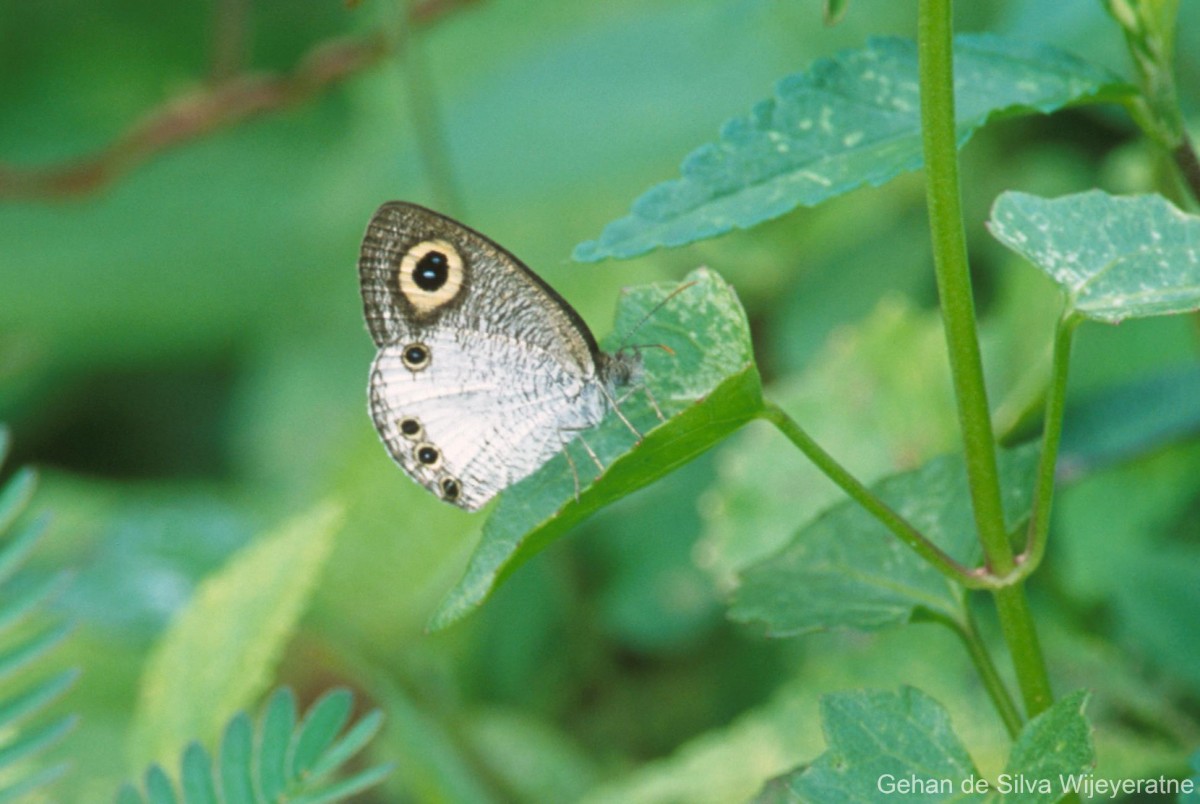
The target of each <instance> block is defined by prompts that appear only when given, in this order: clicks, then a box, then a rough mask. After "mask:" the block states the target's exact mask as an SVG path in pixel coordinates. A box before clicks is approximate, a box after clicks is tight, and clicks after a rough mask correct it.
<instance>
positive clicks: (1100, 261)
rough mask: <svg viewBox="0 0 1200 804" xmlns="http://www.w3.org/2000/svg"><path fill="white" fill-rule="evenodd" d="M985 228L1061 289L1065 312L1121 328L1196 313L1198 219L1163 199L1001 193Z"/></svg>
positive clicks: (1199, 290) (1199, 273)
mask: <svg viewBox="0 0 1200 804" xmlns="http://www.w3.org/2000/svg"><path fill="white" fill-rule="evenodd" d="M988 228H989V229H990V230H991V232H992V234H994V235H995V236H996V239H998V240H999V241H1000V242H1001V243H1004V244H1005V245H1006V246H1008V247H1009V248H1011V249H1012V250H1013V251H1016V252H1017V253H1018V254H1021V255H1022V256H1024V257H1025V258H1026V259H1028V260H1029V261H1030V262H1032V263H1033V264H1034V265H1036V266H1037V267H1038V268H1040V269H1041V270H1042V271H1044V272H1045V273H1046V275H1047V276H1049V277H1050V278H1051V279H1053V280H1054V281H1055V282H1056V283H1057V284H1058V285H1059V286H1060V287H1061V288H1062V289H1063V291H1064V292H1065V294H1066V297H1067V309H1066V314H1068V315H1074V314H1078V315H1080V316H1084V317H1086V318H1090V319H1092V320H1094V321H1102V322H1104V323H1107V324H1119V323H1120V322H1122V321H1124V320H1125V319H1127V318H1143V317H1145V316H1152V315H1172V314H1178V313H1186V312H1192V311H1194V310H1197V309H1200V246H1197V245H1196V244H1197V241H1198V240H1200V218H1197V217H1195V216H1193V215H1185V214H1184V213H1182V212H1180V211H1179V210H1178V209H1176V208H1175V207H1174V206H1172V205H1171V204H1170V203H1169V202H1168V201H1167V200H1166V199H1164V198H1163V197H1162V196H1158V195H1144V196H1137V197H1125V198H1120V197H1114V196H1111V195H1109V194H1108V193H1104V192H1101V191H1100V190H1090V191H1088V192H1086V193H1079V194H1077V195H1070V196H1065V197H1063V198H1056V199H1046V198H1038V197H1036V196H1031V195H1028V194H1026V193H1015V192H1010V193H1004V194H1003V195H1001V196H1000V197H999V198H998V199H996V204H995V206H994V207H993V208H992V218H991V220H990V221H989V223H988Z"/></svg>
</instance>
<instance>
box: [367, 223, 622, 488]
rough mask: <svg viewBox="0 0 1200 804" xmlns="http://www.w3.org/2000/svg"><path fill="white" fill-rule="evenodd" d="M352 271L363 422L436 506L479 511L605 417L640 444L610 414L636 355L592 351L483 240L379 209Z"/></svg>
mask: <svg viewBox="0 0 1200 804" xmlns="http://www.w3.org/2000/svg"><path fill="white" fill-rule="evenodd" d="M358 271H359V281H360V284H361V290H362V299H363V308H364V313H365V316H366V320H367V329H368V330H370V333H371V337H372V338H373V339H374V341H375V345H376V347H378V349H379V352H378V354H376V356H375V360H374V362H373V363H372V364H371V375H370V382H369V385H368V394H369V398H370V406H369V407H370V413H371V418H372V420H373V421H374V423H375V428H376V429H377V430H378V431H379V436H380V438H381V439H382V440H383V443H384V445H385V446H386V447H387V450H388V452H389V453H391V456H392V458H393V459H394V460H395V461H396V463H398V464H399V465H400V467H401V468H402V469H404V471H405V472H406V473H408V475H409V476H410V477H411V478H412V479H413V480H415V481H416V482H417V483H419V484H421V485H422V486H424V487H425V488H427V489H429V490H430V491H432V492H433V493H434V494H436V495H437V496H438V497H440V498H441V499H443V500H445V501H446V502H448V503H451V504H453V505H457V506H458V507H460V508H464V509H466V510H468V511H474V510H476V509H478V508H479V507H480V506H482V505H483V504H484V503H486V502H487V501H488V500H490V499H491V498H492V497H494V496H495V495H496V494H497V493H498V492H500V491H502V490H503V489H505V488H507V487H509V486H511V485H512V484H514V483H516V482H517V481H519V480H521V479H523V478H525V477H527V476H529V475H530V474H532V473H533V472H535V471H536V470H537V469H539V468H540V467H541V466H542V465H544V464H545V463H546V462H547V461H548V460H550V459H551V458H553V457H554V456H555V455H556V454H558V453H559V452H565V447H566V445H567V443H569V442H570V441H571V440H573V439H574V438H575V437H576V436H577V435H578V434H579V433H581V432H582V431H585V430H588V429H590V428H592V427H595V426H596V425H598V424H599V423H600V422H601V421H602V420H603V419H604V417H605V415H606V414H607V412H608V411H609V410H614V411H615V412H616V413H617V415H618V416H620V417H621V419H622V421H624V422H625V423H626V424H627V425H628V426H629V428H630V429H631V430H632V431H633V432H634V433H635V434H637V435H638V437H639V438H640V434H638V431H637V430H636V429H635V428H634V427H633V425H632V424H630V423H629V421H628V419H626V418H625V417H624V416H623V415H622V414H621V411H620V409H619V408H618V407H617V399H618V396H619V393H620V391H621V389H623V388H625V387H626V386H629V385H631V384H633V383H636V382H638V381H639V379H640V376H641V373H642V363H641V358H640V355H639V354H638V353H637V352H636V351H632V350H618V351H617V352H616V353H612V354H609V353H606V352H603V351H601V349H600V347H599V346H598V345H597V343H596V339H595V337H594V336H593V335H592V333H591V330H589V329H588V327H587V324H585V323H584V321H583V319H582V318H580V316H579V314H578V313H577V312H575V310H574V309H572V307H571V306H570V305H569V304H568V303H567V302H566V301H565V300H564V299H563V298H562V297H561V296H559V295H558V294H557V293H556V292H555V291H554V290H553V289H552V288H551V287H550V286H549V285H547V284H546V283H545V282H544V281H543V280H542V279H541V278H540V277H539V276H538V275H537V274H535V273H534V272H533V271H531V270H530V269H529V268H528V267H526V266H525V265H524V263H522V262H521V261H520V260H518V259H517V258H516V257H514V256H513V255H512V254H510V253H509V252H508V251H506V250H505V249H503V248H502V247H500V246H499V245H497V244H496V243H494V242H493V241H491V240H489V239H488V238H487V237H484V236H483V235H481V234H480V233H479V232H476V231H475V230H473V229H471V228H469V227H467V226H464V225H463V224H461V223H459V222H458V221H455V220H453V219H452V218H448V217H446V216H445V215H441V214H439V213H437V212H434V211H432V210H429V209H425V208H424V207H420V206H417V205H416V204H409V203H405V202H400V201H389V202H388V203H386V204H384V205H383V206H381V207H379V209H378V210H376V212H375V214H374V215H373V216H372V218H371V221H370V223H369V224H368V225H367V231H366V234H365V235H364V236H363V242H362V249H361V251H360V254H359V261H358ZM584 446H585V448H586V449H588V452H589V454H590V455H591V456H592V458H593V460H595V461H596V463H597V464H598V465H599V460H598V459H597V458H596V456H595V454H594V453H592V452H591V450H590V448H588V447H587V446H586V442H585V443H584ZM565 454H567V458H568V460H570V454H569V453H565ZM572 467H574V464H573V463H572ZM576 480H577V482H578V478H576Z"/></svg>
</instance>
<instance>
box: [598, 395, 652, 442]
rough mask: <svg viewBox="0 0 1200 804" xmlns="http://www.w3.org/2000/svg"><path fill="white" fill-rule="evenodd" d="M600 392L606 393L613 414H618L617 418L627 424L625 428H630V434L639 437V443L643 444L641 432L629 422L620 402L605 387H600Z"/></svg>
mask: <svg viewBox="0 0 1200 804" xmlns="http://www.w3.org/2000/svg"><path fill="white" fill-rule="evenodd" d="M600 390H601V391H602V392H603V393H604V396H605V398H606V399H608V404H609V406H610V407H611V408H612V411H613V413H615V414H617V418H618V419H620V420H621V421H622V422H624V423H625V426H626V427H628V428H629V432H631V433H633V434H634V436H636V437H637V442H638V443H639V444H640V443H642V433H641V431H640V430H638V429H637V428H636V427H634V426H633V422H631V421H629V417H628V416H626V415H625V414H624V413H622V412H621V403H620V400H617V399H613V396H612V394H610V393H609V392H608V390H607V389H606V388H604V386H603V385H602V386H600ZM627 396H629V395H628V394H626V395H625V396H623V397H621V399H625V398H626V397H627Z"/></svg>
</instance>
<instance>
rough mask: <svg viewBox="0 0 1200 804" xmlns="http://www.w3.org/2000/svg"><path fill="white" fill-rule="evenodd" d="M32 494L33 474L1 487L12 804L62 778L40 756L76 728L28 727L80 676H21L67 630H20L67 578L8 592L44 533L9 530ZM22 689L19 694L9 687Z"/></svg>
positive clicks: (2, 673) (5, 778)
mask: <svg viewBox="0 0 1200 804" xmlns="http://www.w3.org/2000/svg"><path fill="white" fill-rule="evenodd" d="M8 445H9V438H8V431H7V430H6V429H4V428H3V427H0V464H3V461H4V458H5V457H6V456H7V454H8ZM36 488H37V475H36V474H34V472H33V471H32V470H29V469H22V470H20V471H18V472H17V473H16V474H14V475H13V476H12V477H11V478H10V479H9V480H8V482H7V483H5V484H4V486H3V487H0V540H2V542H3V546H0V599H2V600H3V602H2V603H0V643H2V644H4V648H3V649H0V681H2V682H4V684H5V690H6V691H5V693H4V695H3V697H0V802H5V801H15V800H17V799H19V798H22V797H24V796H26V795H28V794H30V793H32V792H34V791H36V790H38V789H40V788H42V787H44V786H45V785H47V784H49V783H50V782H52V781H54V780H55V779H57V778H59V777H60V776H62V775H63V773H64V772H65V770H66V765H65V764H55V765H47V763H46V762H44V761H42V760H41V754H43V753H44V752H45V751H47V750H48V749H49V748H51V747H52V746H54V745H56V744H57V743H58V742H59V741H60V740H62V739H63V737H65V736H66V734H67V732H69V731H70V730H71V728H72V727H73V726H74V725H75V721H76V718H75V717H74V716H73V715H67V716H63V717H59V718H56V719H53V720H51V721H50V722H44V723H36V724H35V725H33V726H29V725H27V724H26V721H27V720H29V719H31V718H35V717H36V716H38V715H39V714H41V713H42V712H43V711H44V710H45V709H46V708H47V707H48V706H49V705H50V704H51V703H52V702H53V701H55V700H57V699H58V698H59V697H61V696H62V694H63V693H65V692H66V690H67V689H68V688H69V687H70V686H71V685H72V684H74V683H75V680H76V679H77V678H78V677H79V673H78V671H76V670H64V671H61V672H59V673H56V674H55V675H53V676H51V677H49V678H44V679H42V680H40V681H36V682H25V681H24V679H25V676H27V675H28V673H29V669H30V667H31V666H32V665H34V663H35V662H37V660H39V659H41V658H42V657H43V656H44V655H45V654H46V653H47V652H49V651H50V650H51V649H53V648H55V647H57V646H58V645H59V644H60V643H61V642H62V641H63V640H64V639H65V638H66V636H67V634H68V633H69V631H70V628H69V626H67V625H65V624H57V625H50V626H46V627H42V628H40V629H37V630H34V631H33V632H32V633H27V632H26V631H27V630H28V629H27V627H26V630H20V629H22V627H23V626H24V625H25V623H26V622H27V621H28V620H29V619H30V618H32V617H33V615H34V614H36V613H37V612H39V611H41V610H42V609H43V608H44V606H45V604H46V602H47V601H48V600H49V599H50V598H51V597H52V596H53V593H54V592H55V591H57V590H58V589H59V588H61V586H62V582H63V580H64V579H65V577H66V576H65V574H62V573H60V574H58V575H55V576H51V577H49V578H47V579H45V580H44V581H40V582H37V583H34V584H29V585H24V586H23V588H20V589H17V590H10V589H9V588H8V587H9V586H10V584H9V581H10V580H11V579H12V578H13V576H14V575H15V574H16V573H17V571H18V570H20V568H21V567H22V566H23V565H24V563H25V560H26V559H27V558H28V557H29V554H30V553H31V552H32V551H33V549H34V547H35V546H36V545H37V543H38V540H39V539H40V538H41V536H42V534H43V533H45V530H46V519H45V518H44V517H43V518H40V519H37V520H34V521H33V522H31V523H29V524H27V525H24V526H22V527H21V528H20V529H19V530H18V531H17V532H16V534H15V535H10V534H9V531H11V530H12V528H13V526H14V525H15V524H16V523H17V521H18V520H19V519H20V517H21V514H22V513H23V512H24V511H25V508H26V506H27V505H28V504H29V501H30V500H31V499H32V498H33V493H34V490H35V489H36ZM16 685H19V691H15V692H14V691H12V688H13V687H14V686H16Z"/></svg>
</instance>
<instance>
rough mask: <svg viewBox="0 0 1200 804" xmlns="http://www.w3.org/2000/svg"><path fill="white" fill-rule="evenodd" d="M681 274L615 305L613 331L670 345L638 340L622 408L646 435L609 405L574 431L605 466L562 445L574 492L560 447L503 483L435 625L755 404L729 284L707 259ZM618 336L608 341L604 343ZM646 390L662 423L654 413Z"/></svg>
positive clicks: (712, 439) (745, 417)
mask: <svg viewBox="0 0 1200 804" xmlns="http://www.w3.org/2000/svg"><path fill="white" fill-rule="evenodd" d="M686 282H687V283H689V284H688V285H687V286H686V287H684V289H682V290H679V292H678V293H677V295H675V296H673V297H671V298H669V299H668V296H670V294H672V293H673V292H675V291H676V290H677V288H676V286H674V285H669V284H656V285H647V286H642V287H638V288H634V289H632V290H630V291H628V292H627V293H626V294H625V295H624V296H623V297H622V299H621V302H620V305H619V307H618V311H617V326H616V329H615V332H616V334H617V335H618V336H626V337H636V342H637V343H640V344H655V345H662V346H666V347H667V348H668V349H670V352H668V351H666V350H664V349H659V348H650V347H646V348H643V349H641V350H640V351H641V353H642V356H643V359H644V362H645V378H644V382H645V388H644V389H634V390H633V391H632V392H631V393H630V394H629V395H628V396H627V397H626V398H625V399H624V400H623V401H621V403H620V410H621V412H622V413H623V414H624V415H625V416H626V417H627V418H628V419H629V420H630V421H631V422H632V423H633V425H634V426H635V427H636V428H637V429H638V430H639V432H641V433H642V434H643V437H642V439H641V442H640V443H636V442H637V439H636V438H635V437H634V435H633V434H632V433H631V432H630V431H629V428H628V427H627V426H626V424H625V423H624V422H622V421H621V420H620V418H618V417H617V416H616V415H615V414H613V413H611V412H610V414H609V415H608V417H607V418H605V420H604V421H603V422H602V423H601V424H600V425H599V426H598V427H597V428H595V429H594V430H590V431H587V432H585V433H582V434H581V436H580V438H582V439H583V440H585V441H586V443H587V445H588V446H589V447H590V448H591V449H592V450H593V451H594V452H595V454H596V455H597V456H598V458H599V460H600V462H601V463H603V464H604V466H605V469H604V471H603V472H602V473H600V474H599V475H598V476H597V477H594V478H591V479H588V475H587V474H586V473H588V472H589V470H590V471H591V473H592V474H595V472H596V468H595V466H594V464H593V463H592V461H591V459H590V458H589V457H588V455H587V453H586V452H584V451H583V450H582V447H581V445H580V444H579V443H578V442H579V439H576V441H575V442H573V443H572V444H571V445H570V446H569V447H568V449H569V450H570V453H571V455H573V456H574V457H573V458H572V462H573V464H574V467H575V471H577V472H578V473H579V476H580V478H579V482H580V486H581V488H580V490H579V496H578V499H576V498H575V479H574V478H575V475H574V474H573V472H572V468H571V465H570V464H569V463H568V461H567V459H566V457H563V456H559V457H556V458H554V459H553V460H551V461H550V462H549V463H547V464H546V466H544V467H543V468H542V469H541V470H539V471H538V472H535V473H534V474H533V475H531V476H530V477H528V478H526V479H525V480H523V481H522V482H520V483H518V484H517V485H516V486H514V487H513V488H511V489H509V490H508V491H506V492H505V493H504V494H503V495H502V497H501V499H500V502H499V504H498V505H497V506H496V508H495V509H494V510H493V512H492V515H491V517H490V518H489V519H488V521H487V523H486V524H485V525H484V528H483V534H482V536H481V538H480V542H479V545H478V547H476V549H475V552H474V554H473V555H472V556H471V560H470V562H469V564H468V566H467V570H466V573H465V574H464V576H463V578H462V580H460V581H459V583H458V585H457V586H456V587H455V588H454V589H453V590H452V591H451V592H450V594H449V595H447V597H446V598H445V600H443V602H442V604H441V606H440V608H439V609H438V611H437V612H436V613H435V614H434V616H433V618H432V620H431V622H430V627H431V628H435V629H436V628H444V627H446V626H447V625H449V624H451V623H453V622H455V621H456V620H458V619H460V618H462V617H464V616H466V615H467V614H468V613H470V612H471V611H472V610H473V609H475V608H476V607H478V606H479V605H480V604H482V603H483V601H484V600H485V599H486V598H487V596H488V595H489V594H491V592H492V590H493V589H495V588H496V587H497V586H498V585H499V584H500V583H501V581H503V580H504V578H505V577H507V576H508V574H509V573H511V572H512V571H513V570H514V569H516V568H517V567H518V566H520V564H522V563H523V562H524V561H526V560H527V559H528V558H529V557H530V556H532V555H534V554H535V553H537V552H538V551H539V550H541V549H542V548H543V547H545V546H546V545H547V544H549V543H550V542H552V541H553V540H555V539H557V538H558V537H559V536H561V535H562V534H563V533H565V532H566V531H567V530H568V529H569V528H570V527H571V526H572V525H574V524H576V523H577V522H579V521H581V520H582V519H584V518H585V517H587V516H588V515H589V514H591V513H592V512H594V511H596V510H597V509H599V508H602V507H603V506H605V505H608V504H609V503H611V502H613V501H615V500H618V499H620V498H622V497H624V496H626V495H628V494H631V493H633V492H634V491H636V490H637V489H639V488H642V487H643V486H646V485H648V484H650V483H652V482H653V481H654V480H656V479H658V478H659V477H662V476H663V475H665V474H667V473H668V472H670V471H672V470H673V469H675V468H676V467H678V466H680V465H682V464H684V463H686V462H687V461H689V460H691V459H692V458H694V457H696V456H697V455H699V454H700V453H702V452H704V451H705V450H707V449H708V448H709V447H711V446H713V445H714V444H716V443H717V442H718V441H720V440H721V439H723V438H725V437H726V436H728V435H729V434H730V433H731V432H733V431H734V430H736V429H737V428H739V427H741V426H742V425H743V424H744V423H746V422H747V421H749V420H750V419H752V418H753V417H754V415H755V414H756V413H757V412H758V410H759V409H760V407H761V389H760V385H759V379H758V371H757V369H756V368H755V365H754V358H753V353H752V350H751V345H750V332H749V325H748V324H747V321H746V315H745V312H744V311H743V310H742V307H741V304H740V303H739V302H738V299H737V296H736V294H735V293H734V291H733V289H732V288H731V287H730V286H729V285H727V284H726V283H725V282H724V280H722V279H721V278H720V277H719V276H717V275H716V274H715V273H713V272H712V271H709V270H707V269H704V268H701V269H698V270H696V271H693V272H692V273H691V274H689V275H688V277H687V279H686ZM659 304H662V307H661V308H659V307H658V305H659ZM647 316H648V317H647ZM635 330H636V333H635ZM610 341H612V339H610ZM620 345H621V344H620V342H619V341H618V342H616V343H611V342H610V343H607V344H606V347H607V348H609V349H610V350H611V349H615V348H618V347H619V346H620ZM647 391H649V393H650V394H652V395H653V398H654V400H656V403H657V405H658V406H659V408H660V409H661V410H662V412H663V414H664V416H666V417H667V421H666V422H660V421H659V419H658V417H657V415H656V414H655V412H654V410H653V408H652V407H651V402H650V399H649V397H648V395H647V393H646V392H647Z"/></svg>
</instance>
